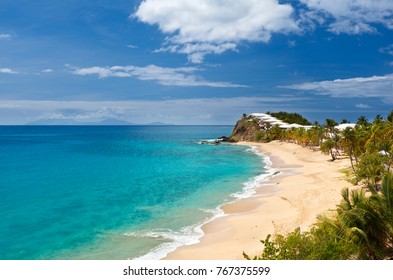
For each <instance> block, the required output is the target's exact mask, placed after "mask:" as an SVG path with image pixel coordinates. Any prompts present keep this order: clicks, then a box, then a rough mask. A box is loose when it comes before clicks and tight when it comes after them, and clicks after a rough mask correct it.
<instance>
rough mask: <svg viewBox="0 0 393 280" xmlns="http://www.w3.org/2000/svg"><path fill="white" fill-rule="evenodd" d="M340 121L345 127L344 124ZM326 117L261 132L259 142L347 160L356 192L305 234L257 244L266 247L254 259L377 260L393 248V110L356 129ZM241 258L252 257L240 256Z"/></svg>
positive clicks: (347, 193) (364, 120)
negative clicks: (294, 146) (310, 124)
mask: <svg viewBox="0 0 393 280" xmlns="http://www.w3.org/2000/svg"><path fill="white" fill-rule="evenodd" d="M342 123H346V121H345V122H342ZM336 126H337V122H335V121H334V120H332V119H327V120H326V123H325V124H324V125H319V124H318V123H315V124H314V126H313V127H312V128H311V129H308V130H305V129H304V128H293V129H290V130H282V129H281V130H280V129H277V128H275V129H274V130H272V131H266V132H263V133H264V135H269V137H263V135H262V136H260V139H262V141H266V140H269V141H270V140H281V141H288V142H292V143H297V144H299V145H302V146H303V147H307V148H310V149H319V150H320V151H321V152H323V153H326V154H328V155H330V157H331V160H332V161H334V160H341V159H343V158H349V160H350V162H351V171H352V172H351V173H352V176H353V178H354V179H355V180H354V182H355V183H356V184H359V185H360V188H359V189H358V190H351V191H349V190H348V189H344V190H343V191H342V201H341V203H340V204H339V205H338V206H337V209H335V211H334V215H331V216H320V217H318V222H317V223H316V224H315V225H314V227H313V228H312V229H311V230H310V231H307V232H301V231H300V229H296V230H295V231H293V232H291V233H289V234H288V235H286V236H284V235H277V236H275V238H274V240H273V241H272V240H271V236H270V235H268V236H267V238H266V239H265V240H263V241H261V242H262V243H263V244H264V249H263V252H262V253H261V255H259V256H255V257H253V259H380V258H384V257H385V256H386V255H387V253H388V252H392V250H393V175H392V172H393V171H392V164H393V111H392V112H391V113H390V114H389V115H388V116H387V118H386V119H383V118H382V117H381V116H380V115H378V116H376V117H375V119H374V120H373V122H368V120H367V118H365V117H364V116H361V117H359V119H358V121H357V124H356V126H355V127H347V128H345V129H344V130H338V129H337V127H336ZM244 257H245V258H247V259H251V258H250V257H249V256H248V255H247V254H245V253H244Z"/></svg>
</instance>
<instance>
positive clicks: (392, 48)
mask: <svg viewBox="0 0 393 280" xmlns="http://www.w3.org/2000/svg"><path fill="white" fill-rule="evenodd" d="M379 51H380V52H381V53H387V54H389V55H392V56H393V44H391V45H389V46H387V47H384V48H380V49H379Z"/></svg>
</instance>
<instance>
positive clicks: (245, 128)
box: [229, 116, 260, 142]
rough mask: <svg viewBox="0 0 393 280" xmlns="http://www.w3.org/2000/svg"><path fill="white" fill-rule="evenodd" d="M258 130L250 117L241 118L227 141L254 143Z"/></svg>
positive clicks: (256, 124) (257, 126) (256, 122)
mask: <svg viewBox="0 0 393 280" xmlns="http://www.w3.org/2000/svg"><path fill="white" fill-rule="evenodd" d="M259 130H260V127H259V125H258V121H257V120H255V119H254V118H253V117H251V116H249V117H243V118H242V119H240V120H238V121H237V123H236V125H235V128H234V129H233V131H232V134H231V136H230V137H229V139H230V141H234V142H238V141H255V140H256V139H257V135H258V132H259Z"/></svg>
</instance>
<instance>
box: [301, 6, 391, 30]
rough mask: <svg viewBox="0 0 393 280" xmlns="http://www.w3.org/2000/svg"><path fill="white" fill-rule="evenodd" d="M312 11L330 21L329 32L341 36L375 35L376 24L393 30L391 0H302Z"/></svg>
mask: <svg viewBox="0 0 393 280" xmlns="http://www.w3.org/2000/svg"><path fill="white" fill-rule="evenodd" d="M300 2H302V3H303V4H305V5H306V6H307V7H308V9H309V10H310V11H313V12H316V13H318V14H319V15H320V16H322V17H324V18H326V19H328V20H329V21H330V23H329V31H331V32H333V33H336V34H340V33H346V34H361V33H374V32H376V31H377V29H376V26H375V25H376V24H381V25H384V26H385V27H386V28H389V29H393V1H391V0H300Z"/></svg>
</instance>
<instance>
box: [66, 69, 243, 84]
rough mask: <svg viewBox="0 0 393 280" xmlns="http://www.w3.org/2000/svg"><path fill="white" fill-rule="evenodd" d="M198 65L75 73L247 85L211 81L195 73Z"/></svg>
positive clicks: (158, 81)
mask: <svg viewBox="0 0 393 280" xmlns="http://www.w3.org/2000/svg"><path fill="white" fill-rule="evenodd" d="M200 70H201V69H199V68H197V67H178V68H168V67H159V66H156V65H148V66H145V67H138V66H133V65H129V66H112V67H98V66H94V67H87V68H74V69H73V71H72V73H73V74H75V75H80V76H86V75H98V77H100V78H108V77H118V78H136V79H139V80H144V81H154V82H157V83H159V84H161V85H165V86H187V87H201V86H205V87H228V88H231V87H232V88H233V87H245V86H243V85H238V84H232V83H228V82H210V81H207V80H205V79H203V78H202V77H200V76H198V75H195V74H194V73H195V72H197V71H200Z"/></svg>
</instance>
